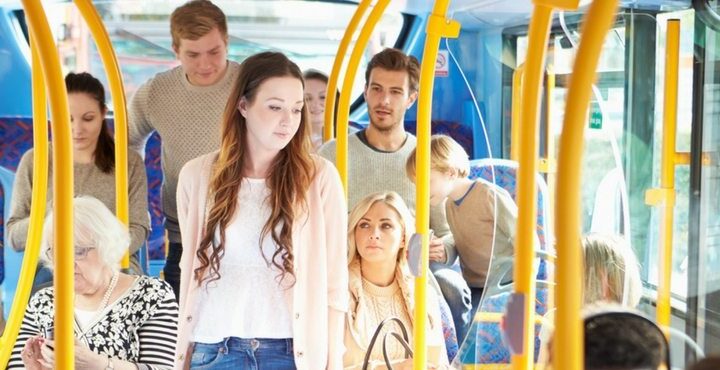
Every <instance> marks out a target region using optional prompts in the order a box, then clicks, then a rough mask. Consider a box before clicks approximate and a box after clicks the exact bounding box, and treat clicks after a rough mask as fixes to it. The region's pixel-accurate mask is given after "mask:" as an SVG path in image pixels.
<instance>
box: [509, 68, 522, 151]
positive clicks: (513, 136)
mask: <svg viewBox="0 0 720 370" xmlns="http://www.w3.org/2000/svg"><path fill="white" fill-rule="evenodd" d="M523 68H524V65H522V64H521V65H519V66H517V68H515V71H514V72H513V79H512V81H513V82H512V115H511V117H512V118H511V119H510V121H511V122H510V159H512V160H513V161H517V160H518V157H519V155H518V153H519V150H520V147H519V145H520V111H521V110H522V109H521V108H522V100H521V99H522V95H521V94H520V92H521V90H520V89H521V88H522V79H523Z"/></svg>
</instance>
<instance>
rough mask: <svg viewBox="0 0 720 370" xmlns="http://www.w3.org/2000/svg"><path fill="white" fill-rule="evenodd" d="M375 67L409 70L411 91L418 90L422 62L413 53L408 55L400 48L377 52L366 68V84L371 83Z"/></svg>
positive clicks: (390, 69) (389, 69)
mask: <svg viewBox="0 0 720 370" xmlns="http://www.w3.org/2000/svg"><path fill="white" fill-rule="evenodd" d="M375 68H382V69H385V70H388V71H402V72H407V74H408V81H409V85H410V91H409V93H413V92H416V91H418V85H419V84H420V62H418V60H417V58H415V57H414V56H412V55H407V54H405V53H403V52H402V51H400V50H398V49H393V48H387V49H385V50H383V51H381V52H379V53H377V54H375V55H374V56H373V57H372V59H370V62H369V63H368V65H367V68H366V69H365V86H366V87H367V86H368V84H369V83H370V72H372V70H373V69H375Z"/></svg>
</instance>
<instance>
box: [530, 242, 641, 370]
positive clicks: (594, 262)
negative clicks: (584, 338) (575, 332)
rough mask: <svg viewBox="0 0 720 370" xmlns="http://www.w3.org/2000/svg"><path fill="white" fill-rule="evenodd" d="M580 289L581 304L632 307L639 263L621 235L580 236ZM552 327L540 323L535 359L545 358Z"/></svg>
mask: <svg viewBox="0 0 720 370" xmlns="http://www.w3.org/2000/svg"><path fill="white" fill-rule="evenodd" d="M581 244H582V250H583V266H584V270H583V271H584V273H583V290H582V302H583V305H584V306H585V307H587V306H591V305H596V304H601V303H611V304H616V305H620V306H621V307H625V308H630V309H632V308H635V307H636V306H637V305H638V303H640V298H641V296H642V281H641V280H640V266H639V265H638V261H637V257H635V253H634V252H633V250H632V248H630V246H629V245H628V244H627V242H626V241H625V240H624V239H623V238H622V237H621V236H614V235H607V234H599V233H592V234H588V235H586V236H585V237H583V238H582V241H581ZM553 313H554V312H553V311H551V312H548V313H547V314H546V315H545V318H546V322H551V323H552V322H553V320H554V315H553ZM551 335H552V330H551V329H550V328H549V327H548V326H545V325H543V327H542V329H541V330H540V340H541V343H543V346H544V348H543V350H541V351H540V359H539V360H538V362H539V363H545V362H547V359H548V356H549V354H548V352H547V351H548V349H547V347H546V345H547V343H548V342H549V338H550V336H551Z"/></svg>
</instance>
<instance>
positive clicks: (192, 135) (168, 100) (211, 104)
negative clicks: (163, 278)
mask: <svg viewBox="0 0 720 370" xmlns="http://www.w3.org/2000/svg"><path fill="white" fill-rule="evenodd" d="M239 72H240V65H239V64H237V63H235V62H228V67H227V70H226V71H225V75H224V76H223V78H222V79H221V80H220V81H218V82H217V83H215V84H214V85H212V86H194V85H192V84H190V82H188V80H187V78H186V76H185V72H184V71H183V69H182V67H176V68H173V69H171V70H169V71H166V72H162V73H158V74H157V75H156V76H155V77H153V78H151V79H150V80H148V81H147V82H146V83H145V84H144V85H142V86H141V87H140V88H139V89H138V90H137V91H136V92H135V95H134V96H133V98H132V101H131V102H130V105H129V107H128V126H129V142H130V147H131V148H132V149H134V150H136V151H137V152H138V153H140V154H141V155H143V153H144V149H145V142H146V141H147V138H148V137H149V136H150V134H151V133H152V132H153V131H157V132H158V133H159V134H160V137H161V139H162V168H163V176H164V180H163V188H162V200H163V211H164V213H165V217H166V223H165V227H166V229H167V232H168V239H170V241H171V242H173V243H180V227H179V226H178V221H177V203H176V200H175V193H176V190H177V181H178V174H179V173H180V169H181V168H182V166H183V165H184V164H185V163H186V162H187V161H189V160H191V159H193V158H195V157H199V156H201V155H203V154H206V153H209V152H212V151H214V150H217V149H218V148H219V147H220V121H221V119H222V115H223V111H224V110H225V105H226V104H227V100H228V97H229V96H230V92H231V91H232V88H233V87H234V85H235V82H236V80H237V76H238V74H239Z"/></svg>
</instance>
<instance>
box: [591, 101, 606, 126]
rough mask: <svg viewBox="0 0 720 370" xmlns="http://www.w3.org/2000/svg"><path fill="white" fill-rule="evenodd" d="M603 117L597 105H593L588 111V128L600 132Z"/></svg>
mask: <svg viewBox="0 0 720 370" xmlns="http://www.w3.org/2000/svg"><path fill="white" fill-rule="evenodd" d="M602 121H603V116H602V112H601V111H600V107H599V106H598V105H597V103H593V105H592V108H591V111H590V128H591V129H595V130H602Z"/></svg>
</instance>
